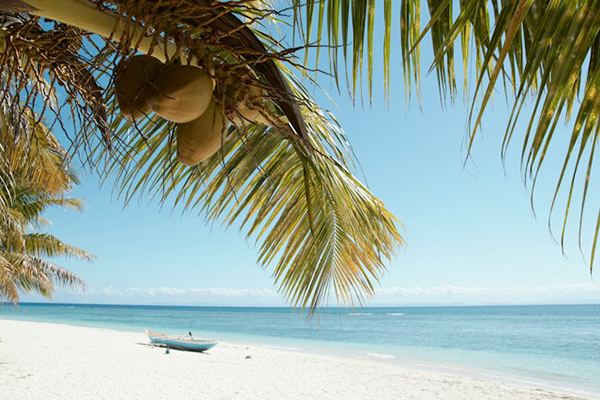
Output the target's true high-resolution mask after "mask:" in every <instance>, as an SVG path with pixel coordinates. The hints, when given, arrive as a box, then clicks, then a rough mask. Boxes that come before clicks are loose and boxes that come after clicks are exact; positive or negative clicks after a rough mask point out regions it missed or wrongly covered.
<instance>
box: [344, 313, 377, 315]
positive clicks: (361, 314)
mask: <svg viewBox="0 0 600 400" xmlns="http://www.w3.org/2000/svg"><path fill="white" fill-rule="evenodd" d="M348 315H373V314H371V313H350V314H348Z"/></svg>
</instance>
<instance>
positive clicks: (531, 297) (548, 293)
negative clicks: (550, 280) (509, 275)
mask: <svg viewBox="0 0 600 400" xmlns="http://www.w3.org/2000/svg"><path fill="white" fill-rule="evenodd" d="M390 301H394V302H411V303H412V302H419V301H422V302H441V303H445V302H466V303H470V304H475V303H477V304H486V303H530V302H577V301H585V302H600V285H599V284H595V283H585V284H570V285H540V286H505V287H462V286H453V285H439V286H435V287H429V288H421V287H412V288H404V287H390V288H381V289H378V290H377V291H376V297H375V302H377V303H380V302H390Z"/></svg>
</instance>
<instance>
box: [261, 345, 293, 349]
mask: <svg viewBox="0 0 600 400" xmlns="http://www.w3.org/2000/svg"><path fill="white" fill-rule="evenodd" d="M262 347H266V348H267V349H273V350H300V348H298V347H286V346H271V345H268V346H267V345H263V346H262Z"/></svg>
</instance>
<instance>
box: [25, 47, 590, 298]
mask: <svg viewBox="0 0 600 400" xmlns="http://www.w3.org/2000/svg"><path fill="white" fill-rule="evenodd" d="M396 48H397V49H398V51H397V53H399V47H398V46H396ZM423 50H424V51H423V55H422V56H423V61H422V63H423V66H424V68H425V66H428V62H429V61H430V60H431V54H430V52H428V51H427V49H426V48H424V49H423ZM375 57H376V65H375V66H376V70H378V71H380V70H381V63H380V59H379V58H378V56H377V55H376V56H375ZM393 63H394V65H395V67H394V69H393V72H392V90H391V93H392V95H391V99H390V102H389V103H388V104H387V105H386V104H384V102H383V90H382V83H381V82H382V80H381V77H380V76H376V78H375V91H374V96H373V99H374V101H373V104H372V105H370V106H369V105H368V101H366V100H365V101H364V105H361V104H360V102H358V104H357V105H353V103H352V101H351V100H350V99H349V98H348V96H347V95H346V93H345V92H343V93H342V95H340V94H338V93H337V92H336V90H335V89H334V88H333V87H332V86H331V82H330V80H329V79H328V78H327V77H326V76H321V77H320V79H319V83H320V84H321V86H322V88H323V90H322V91H321V90H319V89H315V97H316V98H317V99H318V101H319V104H321V105H322V106H323V107H325V108H328V109H331V110H332V111H333V113H334V114H335V115H336V117H337V118H338V119H339V122H340V123H341V125H342V127H343V128H344V130H345V131H346V133H347V135H348V137H349V138H350V141H351V143H352V144H353V146H354V150H355V151H356V154H357V156H358V159H359V161H360V163H361V166H362V169H363V170H364V174H365V176H366V178H367V181H368V184H369V187H370V188H371V190H372V191H373V192H374V193H375V195H377V196H378V197H379V198H380V199H381V200H383V202H384V203H385V205H386V206H387V207H388V208H389V209H390V210H391V211H392V212H393V213H394V214H395V215H396V216H397V217H398V218H399V219H400V220H401V221H402V223H403V225H404V228H405V237H406V239H407V242H408V246H407V247H406V248H405V249H403V250H401V251H400V252H399V254H398V256H397V258H396V259H394V260H392V261H391V262H390V263H389V270H388V272H387V273H386V274H385V275H384V277H383V279H382V281H381V283H380V284H379V285H378V286H377V295H376V296H375V298H374V299H372V300H371V301H370V302H368V303H367V305H407V304H497V303H507V304H515V303H581V302H595V303H597V302H599V301H600V285H598V284H596V283H595V282H594V280H593V277H590V273H589V265H588V264H586V263H585V261H584V257H583V256H582V255H581V254H580V252H579V249H578V247H577V238H576V231H575V230H571V231H570V235H569V241H568V242H567V248H566V251H567V256H568V259H567V258H566V257H564V256H563V255H562V253H561V248H560V246H559V245H557V244H556V243H554V242H553V241H552V239H551V238H550V235H549V230H548V224H547V221H548V207H549V202H550V199H551V196H552V194H553V190H554V185H555V183H556V179H557V176H558V175H557V173H556V171H555V169H556V167H557V166H558V163H557V161H558V160H560V152H555V153H552V156H555V160H554V161H553V160H552V159H550V161H549V163H548V165H549V167H548V170H547V171H544V173H543V174H542V178H541V180H540V183H539V187H538V188H537V189H536V194H537V196H536V202H535V206H536V208H535V209H536V212H537V218H535V217H534V215H533V212H532V208H531V205H530V201H529V191H528V189H527V188H526V187H525V185H524V183H523V181H522V179H521V174H520V170H519V168H520V159H519V146H520V142H518V141H516V142H515V145H513V146H512V147H511V150H510V152H509V155H508V158H507V161H506V163H505V165H503V164H502V161H501V157H500V145H501V141H502V137H503V134H504V127H505V122H506V119H507V117H508V111H507V105H506V101H505V100H504V97H503V93H500V92H499V93H497V95H496V97H495V101H494V104H493V106H491V107H490V108H489V110H488V112H487V114H486V118H485V120H484V125H483V131H482V134H481V135H480V136H479V137H478V139H477V140H476V145H475V149H474V154H473V160H472V161H469V162H468V163H467V164H466V165H465V163H464V162H465V156H466V153H465V146H464V143H465V135H466V120H467V116H468V114H467V111H466V109H467V107H466V101H465V100H464V99H462V98H458V99H456V102H455V104H454V105H452V104H449V105H447V107H442V106H441V104H440V100H439V95H438V88H437V81H436V77H435V74H429V75H425V71H423V77H422V84H423V85H422V93H423V98H422V104H423V107H422V109H420V108H419V106H418V103H417V102H416V101H415V100H414V99H413V101H412V102H411V104H407V103H406V102H405V93H404V86H403V82H402V70H401V69H400V67H399V65H400V60H399V54H395V55H394V59H393ZM459 68H461V67H460V65H459ZM459 85H462V82H459ZM324 92H327V93H328V94H329V95H330V96H331V97H332V99H333V101H334V102H331V101H330V100H329V99H328V96H326V95H325V94H324ZM558 129H559V133H560V134H561V136H564V137H567V136H568V135H569V133H570V131H569V129H568V128H567V127H565V128H560V127H559V128H558ZM559 140H563V142H562V143H560V142H559V143H558V145H559V147H560V145H561V144H562V145H564V140H565V139H564V138H562V139H559ZM82 178H83V184H82V185H80V186H79V187H77V188H76V190H75V191H74V193H73V195H74V196H77V197H83V198H85V199H86V200H87V203H88V209H87V210H86V211H85V212H84V213H83V214H79V213H77V212H73V211H63V210H55V211H51V212H49V213H48V217H49V218H50V219H51V220H53V222H54V223H55V224H54V225H53V226H52V227H50V228H49V231H50V232H51V233H53V234H56V235H58V236H59V237H61V238H62V239H63V240H65V241H66V242H68V243H71V244H74V245H77V246H79V247H81V248H83V249H85V250H88V251H90V252H92V253H94V254H96V255H97V256H98V257H99V259H98V261H96V262H94V263H92V264H87V263H82V262H79V261H73V260H57V261H58V262H59V263H60V264H61V265H63V266H65V267H68V268H70V269H72V270H73V271H75V272H76V273H78V274H80V275H81V276H82V277H84V278H85V279H86V280H87V282H88V284H89V285H90V290H89V291H88V292H87V293H71V292H68V291H64V290H59V291H58V292H57V294H56V296H55V301H59V302H89V303H129V304H199V305H205V304H208V305H210V304H213V305H222V304H224V305H283V304H285V303H284V301H283V299H282V298H281V296H280V295H279V294H278V293H277V287H275V286H274V284H273V281H272V279H271V270H269V269H268V268H267V269H261V268H259V267H257V266H256V264H255V260H256V255H257V252H256V250H255V248H254V245H253V242H250V241H247V240H246V239H245V237H244V235H243V234H242V233H240V232H238V231H235V230H230V231H225V230H224V229H222V228H221V227H220V226H218V225H215V226H206V225H205V223H204V221H203V219H202V218H201V217H198V216H196V215H190V214H185V215H182V214H181V211H180V210H175V211H172V210H170V209H168V208H163V209H160V207H159V206H158V205H157V204H148V203H147V202H146V201H144V200H140V202H139V203H135V202H134V203H132V204H131V205H129V206H128V207H127V208H125V209H123V203H122V202H121V201H120V200H118V199H115V198H114V197H113V196H112V194H111V190H110V189H111V187H110V185H106V186H103V187H101V188H100V187H99V186H98V181H97V179H96V178H95V177H93V176H86V175H83V176H82ZM557 216H558V217H560V213H557ZM557 219H559V218H557ZM557 232H558V233H560V232H559V231H557ZM586 232H587V231H586ZM586 232H584V233H586ZM587 234H588V236H589V232H587ZM584 250H585V251H586V253H585V256H586V257H587V256H588V253H587V251H588V248H587V247H584ZM40 299H41V298H40V297H39V296H34V295H29V296H25V297H24V298H23V300H24V301H38V300H40Z"/></svg>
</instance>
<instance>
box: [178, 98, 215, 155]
mask: <svg viewBox="0 0 600 400" xmlns="http://www.w3.org/2000/svg"><path fill="white" fill-rule="evenodd" d="M224 127H225V122H224V121H223V116H222V114H221V109H220V108H219V107H218V106H217V104H216V103H215V102H214V101H210V102H209V105H208V108H207V110H206V111H205V112H204V114H202V115H201V116H200V117H198V118H196V119H195V120H193V121H191V122H188V123H186V124H179V125H177V131H176V135H177V159H178V160H179V162H181V163H182V164H185V165H189V166H190V167H191V166H194V165H196V164H198V163H199V162H201V161H204V160H206V159H207V158H208V157H210V156H212V155H213V154H215V153H216V152H217V150H219V148H221V133H222V132H223V128H224Z"/></svg>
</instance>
